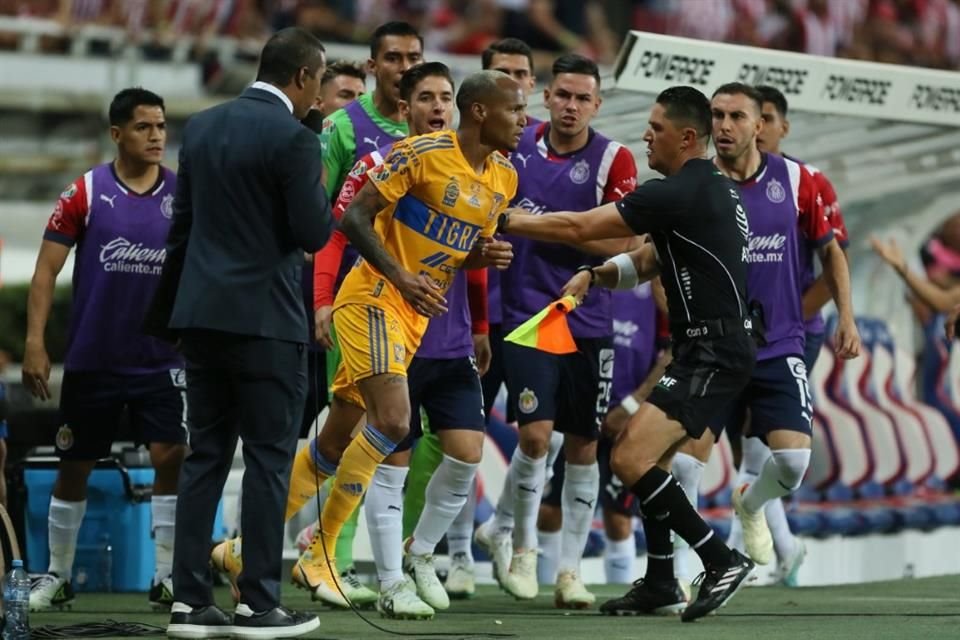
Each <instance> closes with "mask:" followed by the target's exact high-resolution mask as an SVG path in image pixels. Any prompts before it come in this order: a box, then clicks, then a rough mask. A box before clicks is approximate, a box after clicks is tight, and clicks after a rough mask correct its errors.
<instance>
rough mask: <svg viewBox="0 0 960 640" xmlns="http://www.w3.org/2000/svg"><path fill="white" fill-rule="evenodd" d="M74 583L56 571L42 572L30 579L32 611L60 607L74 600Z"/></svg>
mask: <svg viewBox="0 0 960 640" xmlns="http://www.w3.org/2000/svg"><path fill="white" fill-rule="evenodd" d="M74 597H75V596H74V594H73V585H71V584H70V581H69V580H65V579H63V578H61V577H60V576H58V575H57V574H55V573H42V574H40V575H37V576H31V579H30V611H44V610H46V609H53V608H60V609H62V608H63V607H64V606H66V605H69V604H70V603H71V602H73V599H74Z"/></svg>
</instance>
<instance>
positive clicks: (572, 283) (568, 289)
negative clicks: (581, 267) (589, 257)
mask: <svg viewBox="0 0 960 640" xmlns="http://www.w3.org/2000/svg"><path fill="white" fill-rule="evenodd" d="M592 279H593V276H592V275H591V274H590V272H589V271H580V272H578V273H575V274H573V277H572V278H570V279H569V280H567V284H565V285H563V290H561V291H560V296H561V297H566V296H573V297H574V298H576V299H577V304H580V303H581V302H583V299H584V298H585V297H586V296H587V292H588V291H589V290H590V281H591V280H592Z"/></svg>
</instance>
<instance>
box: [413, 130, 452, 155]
mask: <svg viewBox="0 0 960 640" xmlns="http://www.w3.org/2000/svg"><path fill="white" fill-rule="evenodd" d="M455 135H456V134H455V133H454V132H453V131H450V130H448V129H445V130H443V131H432V132H430V133H424V134H422V135H419V136H410V137H409V138H407V139H406V141H405V142H406V144H405V146H406V147H407V148H409V149H410V150H411V151H413V152H414V153H415V154H417V155H418V156H423V155H427V154H434V153H437V154H442V153H443V152H444V151H447V152H449V151H453V149H454V148H455V147H456V142H455V141H454V136H455Z"/></svg>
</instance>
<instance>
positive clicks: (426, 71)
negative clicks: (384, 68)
mask: <svg viewBox="0 0 960 640" xmlns="http://www.w3.org/2000/svg"><path fill="white" fill-rule="evenodd" d="M431 76H437V77H439V78H446V79H447V81H448V82H449V83H450V90H451V91H454V90H455V89H456V84H454V82H453V76H452V75H451V74H450V67H448V66H447V65H445V64H443V63H442V62H424V63H422V64H418V65H415V66H412V67H410V68H409V69H407V70H406V71H404V72H403V75H402V76H400V98H401V99H403V100H406V101H407V102H410V98H411V97H413V90H414V89H415V88H416V86H417V85H418V84H419V83H420V81H421V80H423V79H424V78H429V77H431Z"/></svg>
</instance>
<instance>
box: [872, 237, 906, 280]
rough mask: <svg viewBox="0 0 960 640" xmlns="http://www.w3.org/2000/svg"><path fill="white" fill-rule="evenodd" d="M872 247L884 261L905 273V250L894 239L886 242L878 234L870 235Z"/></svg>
mask: <svg viewBox="0 0 960 640" xmlns="http://www.w3.org/2000/svg"><path fill="white" fill-rule="evenodd" d="M870 247H871V248H872V249H873V251H874V252H875V253H876V254H877V255H878V256H880V257H881V258H882V259H883V261H884V262H886V263H887V264H889V265H890V266H891V267H893V268H894V269H896V270H897V271H899V272H900V273H903V271H904V270H905V269H906V268H907V260H906V258H905V257H904V256H903V250H902V249H900V246H899V245H898V244H897V243H896V242H895V241H894V240H892V239H891V240H888V241H887V242H884V241H883V240H881V239H880V238H878V237H876V236H870Z"/></svg>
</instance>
